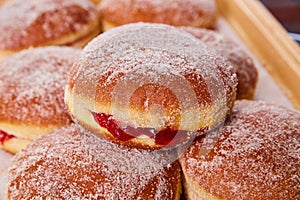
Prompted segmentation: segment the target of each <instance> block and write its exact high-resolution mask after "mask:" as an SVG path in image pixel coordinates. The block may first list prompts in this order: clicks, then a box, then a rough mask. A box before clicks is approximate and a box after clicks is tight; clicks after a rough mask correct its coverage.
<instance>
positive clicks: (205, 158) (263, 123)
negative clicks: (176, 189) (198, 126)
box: [180, 100, 300, 199]
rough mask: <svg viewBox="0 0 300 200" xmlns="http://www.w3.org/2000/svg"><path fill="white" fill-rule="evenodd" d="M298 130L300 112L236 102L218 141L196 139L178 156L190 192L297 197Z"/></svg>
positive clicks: (235, 196) (228, 196)
mask: <svg viewBox="0 0 300 200" xmlns="http://www.w3.org/2000/svg"><path fill="white" fill-rule="evenodd" d="M299 130H300V113H299V111H296V110H288V109H286V108H283V107H280V106H276V105H272V104H269V103H266V102H260V101H257V102H256V101H248V100H242V101H236V104H235V107H234V108H233V112H232V115H231V116H230V118H229V119H228V121H227V122H226V124H225V126H224V127H223V128H222V129H221V131H220V132H219V133H217V134H216V136H217V137H215V138H213V139H214V140H209V138H210V137H209V136H210V135H209V134H208V135H207V136H206V137H202V138H198V139H197V140H196V141H195V143H194V144H193V145H192V146H191V147H190V148H189V149H188V150H187V151H186V153H185V154H184V155H183V156H182V157H181V158H180V163H181V166H182V170H183V173H184V176H185V181H186V183H185V185H186V186H187V187H188V188H186V190H187V191H189V192H188V194H189V195H200V193H202V194H203V195H205V196H201V198H204V197H206V195H207V196H213V197H214V198H221V199H299V197H300V196H299V194H300V188H299V180H298V179H297V178H296V177H299V176H300V171H299V169H300V157H299V147H300V132H299ZM199 198H200V196H199Z"/></svg>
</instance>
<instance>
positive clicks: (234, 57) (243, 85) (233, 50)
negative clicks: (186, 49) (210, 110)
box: [181, 27, 258, 99]
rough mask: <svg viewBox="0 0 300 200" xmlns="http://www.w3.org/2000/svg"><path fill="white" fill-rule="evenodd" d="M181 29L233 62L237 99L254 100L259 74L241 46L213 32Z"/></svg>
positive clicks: (188, 28)
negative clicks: (236, 79) (236, 81)
mask: <svg viewBox="0 0 300 200" xmlns="http://www.w3.org/2000/svg"><path fill="white" fill-rule="evenodd" d="M181 28H182V29H183V30H185V31H187V32H189V33H191V34H192V35H194V36H195V37H196V38H198V39H200V40H201V41H202V42H204V43H205V44H206V45H208V46H210V47H212V48H214V49H215V50H216V51H217V53H219V54H220V55H222V56H224V57H226V58H227V59H228V60H229V61H230V62H231V64H232V66H233V67H234V68H235V71H236V74H237V77H238V86H237V95H236V96H237V99H253V97H254V93H255V88H256V83H257V79H258V72H257V69H256V67H255V65H254V62H253V60H252V58H251V57H250V56H249V55H248V53H247V52H246V51H245V50H243V48H242V47H241V46H240V45H238V44H237V43H235V42H234V41H232V40H230V39H229V38H226V37H225V36H223V35H222V34H221V33H218V32H216V31H213V30H208V29H202V28H195V27H181Z"/></svg>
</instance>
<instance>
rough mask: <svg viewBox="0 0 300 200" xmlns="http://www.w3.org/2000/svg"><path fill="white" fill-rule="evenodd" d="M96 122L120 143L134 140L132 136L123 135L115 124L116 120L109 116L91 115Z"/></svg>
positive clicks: (101, 114)
mask: <svg viewBox="0 0 300 200" xmlns="http://www.w3.org/2000/svg"><path fill="white" fill-rule="evenodd" d="M93 116H94V119H95V120H96V122H97V123H98V124H99V125H100V126H102V127H104V128H106V129H107V130H108V131H109V132H110V133H111V134H112V135H113V136H114V137H115V138H117V139H118V140H121V141H127V140H130V139H132V138H134V137H133V136H132V135H129V134H127V133H125V131H123V130H122V129H121V128H120V127H119V126H118V124H117V122H116V120H115V119H113V118H112V116H111V115H107V114H104V113H99V114H98V113H93Z"/></svg>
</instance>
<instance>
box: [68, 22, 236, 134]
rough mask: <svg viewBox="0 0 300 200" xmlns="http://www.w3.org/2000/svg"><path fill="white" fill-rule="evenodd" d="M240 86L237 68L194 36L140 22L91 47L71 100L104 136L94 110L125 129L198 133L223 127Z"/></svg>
mask: <svg viewBox="0 0 300 200" xmlns="http://www.w3.org/2000/svg"><path fill="white" fill-rule="evenodd" d="M236 83H237V80H236V75H235V73H234V70H233V68H232V67H231V65H230V64H228V62H226V61H225V59H224V58H223V57H220V56H217V55H216V54H215V53H214V52H211V51H210V50H209V49H208V48H207V47H206V46H205V45H204V44H202V43H201V42H200V41H198V40H197V39H196V38H194V37H193V36H191V35H189V34H187V33H185V32H184V31H180V30H178V29H177V28H174V27H172V26H169V25H163V24H153V23H137V24H130V25H124V26H122V27H118V28H115V29H113V30H111V31H109V32H106V33H104V34H101V35H100V36H99V37H97V38H95V39H94V40H93V41H92V42H91V43H89V44H88V45H87V46H86V47H85V48H84V51H83V53H82V55H81V58H80V59H79V60H78V62H76V63H75V64H74V65H73V68H72V70H71V73H70V77H69V82H68V87H67V90H66V98H65V99H66V104H67V107H68V109H69V110H70V113H71V114H72V115H73V116H74V118H76V120H78V121H79V122H80V123H85V125H86V127H90V129H92V130H93V131H94V130H95V129H96V130H97V129H99V130H98V131H97V133H98V134H99V135H101V134H102V133H103V131H102V130H100V127H99V125H97V123H95V122H93V121H95V120H94V119H93V118H92V117H90V115H91V114H92V112H94V113H105V114H108V115H112V117H113V118H114V119H115V120H116V121H117V122H120V124H121V125H124V124H125V126H126V125H130V126H132V127H144V128H154V129H156V130H161V129H163V128H166V127H170V128H172V129H174V130H185V131H197V130H203V129H206V128H211V127H212V126H215V125H217V124H218V123H221V122H222V120H223V119H224V118H225V115H226V114H228V113H229V112H230V110H231V108H232V106H233V102H234V100H235V90H236ZM74 102H76V103H74ZM84 110H86V111H84ZM97 126H98V127H99V128H97ZM194 134H196V133H194Z"/></svg>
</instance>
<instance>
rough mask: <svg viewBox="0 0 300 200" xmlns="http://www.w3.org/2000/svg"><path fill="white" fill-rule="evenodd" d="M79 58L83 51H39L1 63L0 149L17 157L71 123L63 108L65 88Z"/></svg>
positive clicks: (62, 49) (20, 54) (16, 56)
mask: <svg viewBox="0 0 300 200" xmlns="http://www.w3.org/2000/svg"><path fill="white" fill-rule="evenodd" d="M79 54H80V50H78V49H74V48H70V47H50V46H49V47H39V48H35V49H28V50H24V51H21V52H19V53H17V54H15V55H12V56H11V57H9V58H7V59H5V60H3V61H2V62H1V63H0V147H2V148H4V149H5V150H7V151H9V152H12V153H16V152H17V151H19V150H20V149H21V148H23V147H24V146H26V145H27V144H28V143H30V142H31V141H32V140H34V139H36V138H38V137H39V136H41V135H43V134H46V133H48V132H50V131H52V130H54V129H56V128H59V127H61V126H66V125H69V124H70V123H71V122H72V119H71V117H70V116H69V114H68V112H67V110H66V108H65V104H64V87H65V85H66V83H67V77H68V73H69V70H70V68H71V66H72V64H73V62H74V60H75V59H76V57H77V56H78V55H79Z"/></svg>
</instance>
